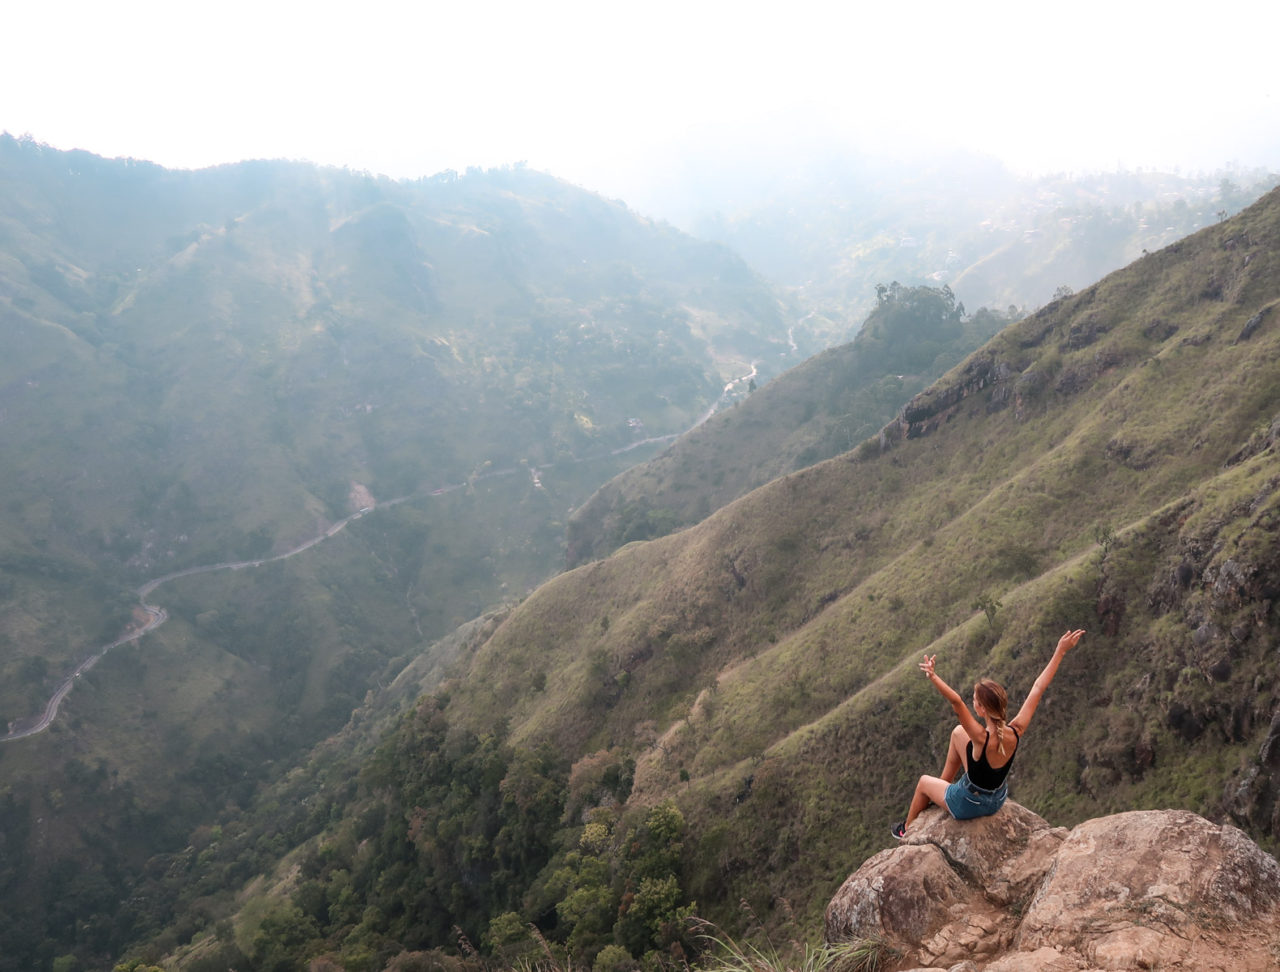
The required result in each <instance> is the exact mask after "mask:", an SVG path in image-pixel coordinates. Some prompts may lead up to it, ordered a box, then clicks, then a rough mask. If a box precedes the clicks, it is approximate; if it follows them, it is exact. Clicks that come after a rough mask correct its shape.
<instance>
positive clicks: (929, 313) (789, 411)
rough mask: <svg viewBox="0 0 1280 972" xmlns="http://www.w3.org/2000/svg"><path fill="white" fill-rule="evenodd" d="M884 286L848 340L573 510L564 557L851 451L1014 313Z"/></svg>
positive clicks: (689, 515)
mask: <svg viewBox="0 0 1280 972" xmlns="http://www.w3.org/2000/svg"><path fill="white" fill-rule="evenodd" d="M878 290H879V300H878V303H877V306H876V309H875V310H874V311H873V312H872V313H871V315H870V316H869V317H868V318H867V319H866V321H865V322H864V323H863V326H862V328H861V330H859V332H858V335H857V337H855V338H854V339H853V341H852V342H851V343H849V344H846V345H842V346H841V347H838V348H830V349H828V350H826V351H824V352H822V353H821V354H818V355H815V356H814V357H812V358H810V359H809V360H808V361H805V362H804V363H803V364H800V365H797V366H796V367H795V368H793V369H791V370H790V371H788V372H785V373H784V374H782V375H780V376H779V377H778V378H777V379H776V380H775V381H772V382H770V383H769V384H768V385H767V386H765V387H764V388H762V389H760V390H759V391H758V392H756V393H754V394H752V395H750V396H749V397H747V398H746V399H743V400H741V401H739V402H738V403H737V404H736V405H735V406H734V407H733V408H732V409H729V410H726V411H724V412H721V413H720V414H719V415H716V416H713V417H712V418H711V419H710V420H708V421H707V422H705V423H703V424H702V425H701V426H699V427H698V428H696V429H693V430H691V431H690V432H689V433H688V434H686V435H683V436H681V437H680V438H679V439H677V440H676V441H675V442H674V443H672V445H671V446H670V447H669V448H667V449H666V450H665V451H664V452H663V453H662V454H661V455H659V456H657V457H655V458H653V459H651V460H649V461H648V462H645V463H640V464H638V465H636V466H633V467H632V468H631V469H628V470H627V471H626V472H624V473H622V474H620V475H618V476H617V477H615V478H614V479H612V480H610V481H609V482H608V483H606V484H605V485H604V486H602V487H601V488H600V489H599V490H597V491H596V493H595V494H594V495H593V496H592V497H591V499H590V500H588V501H587V502H586V503H584V504H583V505H582V506H581V507H579V508H578V509H576V510H574V512H573V515H572V516H571V517H570V519H569V525H568V543H569V549H568V554H567V561H568V564H569V566H571V567H574V566H577V565H579V564H581V563H585V562H586V561H588V560H593V559H597V558H599V557H603V556H606V555H607V554H610V553H612V552H613V551H614V550H616V549H617V548H618V547H620V546H622V544H624V543H628V542H630V541H632V540H651V539H653V538H654V537H659V536H663V535H665V534H667V533H670V532H671V531H673V530H675V529H679V528H681V527H685V526H688V525H689V524H691V523H696V522H698V521H699V520H702V519H705V518H706V517H707V516H708V515H710V514H711V513H712V512H713V511H714V510H718V509H720V507H722V506H724V505H725V504H727V503H729V502H731V501H732V500H735V499H737V498H738V497H739V496H742V495H743V494H744V493H747V492H749V491H751V490H752V489H755V488H756V487H757V486H762V485H764V484H765V483H767V482H769V481H771V480H773V479H777V478H778V477H779V476H783V475H786V474H787V473H789V472H794V471H795V470H797V469H803V468H804V467H806V466H811V465H813V464H814V463H816V462H820V461H822V460H823V459H830V458H831V457H832V456H836V455H839V454H840V453H842V452H847V451H848V450H849V449H851V448H853V447H854V446H855V445H857V444H858V443H860V442H862V441H863V440H864V439H865V438H866V437H867V436H869V435H872V434H874V433H875V432H876V431H877V430H878V429H880V428H881V427H882V426H883V425H884V424H885V423H886V422H888V421H890V420H891V419H892V418H893V416H894V415H895V414H896V413H897V411H898V409H899V408H901V407H902V405H903V404H904V403H905V402H906V401H908V400H909V399H910V398H911V397H912V396H914V395H916V394H918V393H919V392H920V391H922V390H923V389H924V388H925V387H926V386H927V385H929V384H930V383H932V382H933V381H934V380H936V379H937V378H938V377H940V376H941V375H942V373H943V372H945V371H946V370H947V369H949V368H950V367H952V366H953V365H954V364H955V363H956V362H958V361H959V360H961V359H962V358H964V357H965V356H966V355H967V354H968V353H969V352H971V351H972V350H974V349H975V348H976V347H978V346H979V345H980V344H982V343H983V342H985V341H986V340H987V339H988V338H990V337H991V336H992V335H993V334H994V333H995V332H996V331H998V330H999V329H1000V328H1001V327H1003V326H1005V325H1006V324H1009V323H1011V322H1012V320H1013V318H1012V317H1011V316H1006V315H1005V314H1003V313H1000V312H998V311H991V310H988V309H986V308H980V309H979V310H978V311H977V312H976V313H974V314H973V315H966V314H965V313H964V305H963V304H960V305H957V303H956V296H955V294H953V293H952V292H951V290H950V288H947V287H942V288H934V287H903V286H901V285H900V284H898V283H897V282H894V283H893V284H892V285H891V286H888V287H886V286H883V285H882V286H881V287H879V288H878Z"/></svg>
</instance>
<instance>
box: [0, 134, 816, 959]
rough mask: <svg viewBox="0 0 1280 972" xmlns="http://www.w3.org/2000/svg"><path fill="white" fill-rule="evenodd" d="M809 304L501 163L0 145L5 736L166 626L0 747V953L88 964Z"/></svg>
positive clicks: (0, 573)
mask: <svg viewBox="0 0 1280 972" xmlns="http://www.w3.org/2000/svg"><path fill="white" fill-rule="evenodd" d="M801 316H802V315H801V313H800V312H799V311H798V310H796V309H795V308H794V307H793V306H792V305H791V304H790V303H788V301H787V300H786V299H781V298H779V297H778V296H777V295H776V294H775V293H774V292H773V290H772V289H771V288H770V287H769V286H768V285H767V284H766V283H764V282H763V281H762V279H761V278H760V277H759V276H758V275H756V274H755V273H754V272H752V271H751V270H750V269H749V268H748V267H747V266H746V265H745V264H744V263H743V262H742V260H741V259H739V258H738V257H737V256H735V255H734V254H732V253H731V252H730V251H728V250H727V249H726V248H725V247H723V246H721V245H717V244H708V243H702V242H699V241H696V240H694V239H692V238H690V237H688V236H686V235H684V234H682V233H679V232H677V231H675V230H673V229H671V228H670V227H667V226H662V225H655V224H653V223H650V222H648V221H645V220H643V219H640V218H638V217H636V216H635V215H634V214H632V213H631V212H629V211H628V210H627V209H626V208H625V207H624V206H623V205H621V204H619V203H614V202H608V201H606V200H603V199H601V198H599V197H597V196H594V195H592V194H590V193H587V192H584V191H582V190H580V189H577V188H574V187H571V186H569V185H566V184H565V183H562V182H559V181H557V180H556V179H554V178H552V177H550V176H547V175H544V174H541V173H537V172H532V171H528V170H526V169H522V168H516V169H510V170H503V171H492V172H469V173H468V174H466V175H465V176H457V175H456V174H453V173H445V174H442V175H441V176H439V177H437V178H434V179H428V180H422V181H419V182H414V183H403V182H393V181H390V180H387V179H382V178H373V177H370V176H368V175H364V174H360V173H352V172H347V171H338V170H332V169H319V168H316V167H314V166H311V165H304V164H294V163H284V162H249V163H243V164H239V165H231V166H224V167H219V168H216V169H208V170H201V171H196V172H181V171H168V170H165V169H162V168H160V167H158V166H155V165H151V164H148V163H144V162H136V161H133V160H119V159H117V160H106V159H102V158H98V157H95V156H92V155H90V154H88V153H84V152H60V151H56V150H53V149H51V148H49V147H47V146H43V145H40V144H37V143H35V142H33V141H31V140H29V139H13V138H11V137H9V136H4V137H0V333H3V334H4V348H5V355H4V358H3V360H2V361H0V492H2V493H3V495H4V497H5V500H4V502H5V517H4V520H3V524H2V525H0V729H3V727H4V726H5V725H6V724H13V725H14V726H15V727H22V726H27V725H31V724H32V723H34V722H35V721H36V720H37V718H38V716H39V715H40V713H41V711H42V709H43V707H44V706H45V704H46V702H47V701H48V700H49V699H50V698H51V696H53V695H54V693H55V690H56V689H57V688H58V686H59V685H60V684H61V683H63V681H64V680H66V679H70V678H72V675H73V672H75V671H77V670H78V669H77V666H79V665H80V664H81V663H82V662H84V661H85V660H86V659H88V658H89V657H91V656H92V654H93V653H94V652H97V651H99V650H100V649H101V648H102V647H103V646H105V645H108V644H110V643H111V642H112V641H114V640H115V639H117V638H119V637H120V636H121V635H122V634H124V633H126V632H127V631H129V630H130V629H131V628H132V629H135V630H136V628H137V626H138V625H140V624H141V623H142V622H143V620H145V616H144V615H143V613H142V609H141V607H140V606H139V604H138V598H137V595H136V593H135V589H136V588H137V587H138V586H139V585H141V584H143V583H144V582H147V581H151V580H155V579H159V578H165V577H170V578H173V579H171V580H169V581H167V582H166V583H164V584H163V585H162V586H161V587H159V588H158V589H157V590H156V591H155V592H154V593H153V594H151V595H148V596H149V598H150V600H151V601H152V602H154V603H155V604H156V605H158V606H159V607H160V608H163V609H164V610H165V611H167V615H168V621H167V622H166V623H165V624H164V625H163V626H161V627H159V628H157V629H155V631H154V632H152V633H150V634H148V635H146V636H145V637H144V638H143V639H142V640H141V641H137V642H131V643H128V644H125V645H121V646H120V647H117V648H114V649H112V650H111V652H110V653H109V654H108V655H107V656H106V657H105V658H104V659H103V661H102V662H101V663H99V664H98V665H97V666H96V667H95V668H93V669H92V670H91V671H90V670H85V671H84V672H83V674H82V675H80V676H79V677H75V678H74V679H73V682H72V683H70V684H74V691H72V692H71V694H70V696H69V697H67V699H66V700H65V701H64V702H63V703H62V709H61V711H60V714H59V716H58V718H57V719H56V720H55V721H54V723H53V725H52V727H51V728H50V729H49V730H48V731H47V732H46V733H44V734H43V735H39V736H34V737H31V738H29V739H22V740H19V741H15V742H9V743H5V744H4V745H3V746H0V762H2V763H3V765H4V768H5V780H6V784H5V786H6V789H5V791H4V793H5V795H4V796H3V798H2V800H7V801H8V803H2V800H0V813H3V814H4V820H5V822H6V833H7V834H19V833H22V834H27V835H28V837H27V838H23V839H18V838H14V839H13V840H11V841H8V842H7V843H6V844H5V847H4V849H3V855H4V859H3V861H0V873H3V874H4V875H7V879H6V881H5V882H3V883H0V894H2V895H3V907H0V941H4V942H5V947H4V948H3V949H0V953H3V954H2V955H0V968H4V969H9V968H15V969H16V968H22V969H24V970H25V969H30V968H33V967H36V966H35V965H34V964H32V963H33V962H34V959H33V956H34V955H36V954H37V953H39V954H43V953H42V952H41V949H46V948H47V949H54V948H57V949H59V950H60V951H58V952H56V953H53V954H61V953H62V952H64V951H72V950H73V947H74V948H77V949H79V951H80V954H81V955H82V956H84V957H85V960H86V961H90V959H89V957H90V956H97V957H98V959H94V961H97V960H99V959H100V958H101V956H102V955H103V954H105V953H106V952H107V951H109V950H110V949H111V948H112V947H113V943H117V942H119V941H121V940H122V938H121V936H122V935H124V934H126V933H125V932H122V931H120V930H119V929H118V928H116V927H115V926H114V925H113V924H112V922H113V921H114V919H113V918H112V917H111V916H112V915H114V914H116V913H117V911H118V910H119V908H120V907H121V901H120V899H119V897H118V896H117V895H116V892H115V891H114V890H113V889H112V886H113V885H117V884H120V883H126V884H127V883H128V881H129V880H132V878H129V877H128V876H129V875H135V876H136V874H137V873H138V871H139V869H140V867H141V866H142V863H143V862H144V861H145V860H146V859H147V858H148V857H149V856H151V855H153V854H154V853H156V852H157V851H158V850H161V849H171V848H173V847H175V846H177V847H180V846H183V842H185V840H186V838H187V835H188V834H189V832H190V831H191V829H192V827H193V826H195V825H196V824H198V823H200V822H207V821H208V820H209V819H210V818H211V816H212V815H213V814H214V813H215V812H217V811H218V810H219V809H220V808H221V807H223V806H225V805H228V804H231V805H234V804H236V803H237V802H240V801H243V800H246V799H247V798H248V795H249V794H250V793H252V791H253V789H254V787H255V786H256V785H257V783H258V782H259V781H260V780H261V779H263V778H269V777H271V776H273V775H275V774H277V773H279V772H281V771H282V769H283V767H285V766H288V765H291V763H292V761H293V760H294V759H295V758H296V755H297V753H298V752H299V751H300V750H302V749H304V748H305V747H308V746H310V745H311V744H312V743H314V742H315V741H316V740H317V739H319V738H322V737H323V736H325V735H327V734H328V733H329V732H332V731H334V730H335V729H337V728H338V727H340V726H341V725H342V724H343V723H344V722H345V721H346V720H347V718H348V716H349V714H350V712H351V710H352V708H353V707H355V706H356V705H358V704H359V703H360V701H361V700H362V699H363V698H364V696H365V693H366V691H367V690H369V689H370V688H374V687H376V686H377V685H378V684H379V682H380V681H385V680H388V679H390V678H393V677H394V676H395V675H396V673H398V672H399V671H400V670H401V669H402V668H403V667H404V665H405V664H406V662H407V661H408V660H409V659H410V658H415V657H416V656H418V655H419V654H420V653H421V652H422V651H423V649H424V646H428V645H431V644H432V643H433V642H435V641H436V640H437V639H440V638H442V637H444V636H446V635H447V634H449V632H451V631H453V629H454V628H456V627H457V626H458V625H460V624H462V623H464V622H467V621H470V620H471V619H473V618H475V617H477V616H479V615H481V614H482V613H484V612H485V611H486V610H488V609H490V608H491V607H493V606H495V605H497V604H500V603H502V602H505V601H509V600H514V599H518V598H520V597H521V596H523V595H524V594H525V593H526V592H527V591H528V590H530V589H531V588H533V587H534V586H536V585H537V584H538V583H540V582H541V581H543V580H545V579H546V578H548V577H550V576H551V575H552V574H554V573H555V572H556V571H557V570H558V569H559V567H560V565H561V564H562V563H563V548H564V537H563V531H564V526H563V521H564V518H565V516H566V514H567V512H568V510H569V509H570V508H572V507H574V506H576V505H579V504H580V503H581V502H582V501H583V500H584V499H585V498H586V497H587V496H589V495H590V493H591V492H592V491H593V490H594V489H595V488H596V487H597V486H598V485H599V484H600V483H602V482H604V481H605V480H607V479H608V478H610V477H611V476H612V475H614V474H615V473H617V472H618V471H620V470H622V469H624V468H626V466H627V465H629V464H631V463H633V462H636V461H639V460H641V459H643V458H645V457H647V456H648V455H651V454H652V453H653V452H654V451H655V450H656V449H657V448H660V447H661V445H662V443H663V441H664V437H670V436H673V435H675V434H677V433H679V432H682V431H684V430H685V429H687V428H689V427H690V426H692V425H694V424H695V423H696V422H697V421H698V420H699V419H700V418H702V417H703V416H705V415H706V414H708V412H710V411H711V410H712V409H713V407H715V406H716V405H717V404H718V403H724V402H727V401H731V400H732V398H733V397H734V395H735V394H737V393H740V392H741V393H745V388H742V389H739V388H738V386H737V385H734V388H733V390H732V391H731V392H729V393H727V394H726V392H725V386H726V384H730V383H731V382H732V381H733V379H736V378H738V377H740V376H742V375H746V374H748V373H750V372H752V370H753V364H752V363H753V362H757V361H758V362H759V365H758V366H757V367H756V368H755V369H754V370H755V371H756V372H757V374H758V375H759V380H761V381H763V380H764V379H765V377H766V376H767V375H769V374H772V373H774V372H775V371H776V370H777V369H778V368H779V367H780V366H782V365H784V364H785V363H786V362H787V360H788V358H789V356H791V355H795V354H801V353H804V345H805V342H806V341H807V340H808V339H806V338H805V337H804V328H803V327H802V326H801V327H799V328H797V321H798V320H799V318H800V317H801ZM361 511H368V512H366V513H364V514H363V515H361ZM326 536H327V537H328V539H325V540H324V542H323V543H320V544H318V545H316V546H314V547H309V548H307V551H306V553H305V554H304V555H299V556H295V557H289V558H287V559H280V558H281V557H282V556H283V555H285V554H288V553H289V552H291V551H293V550H297V549H299V548H301V547H302V546H303V545H305V544H307V543H309V542H310V541H313V540H317V539H320V538H324V537H326ZM217 565H222V566H223V569H222V570H220V571H217V572H211V573H200V574H196V575H194V576H178V575H181V574H183V572H185V571H189V570H191V569H194V568H201V567H209V566H217ZM232 565H235V569H232ZM32 828H36V829H34V830H33V829H32ZM72 862H76V864H77V866H76V867H75V868H74V869H72V867H71V863H72ZM103 881H105V882H106V884H105V885H104V884H103V883H102V882H103ZM54 901H57V902H59V905H58V906H57V907H54V905H53V904H52V902H54ZM89 914H93V915H97V916H98V917H97V919H96V920H98V921H99V922H101V923H102V927H101V928H100V929H98V930H96V931H93V932H92V933H89V932H85V933H83V934H82V933H81V932H80V931H78V930H77V929H79V928H80V927H81V926H82V924H83V922H82V921H81V920H80V919H79V918H68V917H67V916H68V915H76V916H82V917H83V916H85V915H89ZM86 920H87V919H86ZM19 943H21V945H20V944H19ZM41 943H45V944H41ZM15 963H16V964H15Z"/></svg>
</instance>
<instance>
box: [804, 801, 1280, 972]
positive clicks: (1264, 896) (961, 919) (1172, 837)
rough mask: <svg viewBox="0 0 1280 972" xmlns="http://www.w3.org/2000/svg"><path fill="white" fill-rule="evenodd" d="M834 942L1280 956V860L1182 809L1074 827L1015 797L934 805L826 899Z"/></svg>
mask: <svg viewBox="0 0 1280 972" xmlns="http://www.w3.org/2000/svg"><path fill="white" fill-rule="evenodd" d="M826 936H827V940H828V941H830V942H837V941H848V940H854V939H868V938H879V939H882V940H884V942H885V943H886V944H887V945H889V946H891V947H893V948H894V949H896V950H897V951H898V952H899V953H900V956H899V958H898V960H897V962H896V964H894V965H893V966H892V968H894V969H897V970H907V969H912V970H926V969H928V970H943V969H947V970H951V972H1015V970H1027V969H1038V970H1052V972H1078V970H1090V972H1092V970H1101V969H1150V968H1159V969H1166V970H1173V969H1186V970H1193V969H1194V970H1196V972H1208V970H1222V972H1248V970H1258V972H1262V970H1266V969H1276V968H1278V967H1280V864H1278V863H1277V862H1276V860H1275V858H1273V857H1271V856H1269V855H1268V854H1266V853H1264V852H1263V851H1262V850H1260V849H1259V848H1258V847H1257V846H1256V845H1255V844H1254V843H1253V842H1252V841H1250V840H1249V838H1248V837H1246V836H1245V835H1244V834H1243V833H1242V832H1241V831H1239V830H1237V829H1236V828H1234V827H1231V826H1220V825H1217V824H1213V823H1210V822H1209V821H1208V820H1205V819H1204V818H1203V817H1200V816H1197V815H1196V814H1193V813H1189V812H1186V811H1182V810H1140V811H1134V812H1131V813H1121V814H1116V815H1114V816H1109V817H1101V818H1098V819H1095V820H1089V821H1086V822H1085V823H1082V824H1080V825H1079V826H1078V827H1076V828H1074V829H1073V830H1070V831H1068V830H1067V829H1065V828H1063V827H1051V826H1050V825H1049V824H1048V823H1046V822H1045V821H1044V820H1043V819H1042V818H1040V817H1039V816H1037V815H1036V814H1034V813H1032V812H1031V811H1029V810H1027V809H1026V808H1024V807H1022V806H1020V805H1018V804H1016V803H1013V802H1009V803H1007V804H1006V805H1005V807H1004V808H1003V809H1002V810H1001V811H1000V812H999V813H998V814H996V815H995V816H993V817H987V818H984V819H980V820H972V821H963V822H961V821H956V820H953V819H951V817H950V816H948V815H947V814H945V813H944V812H942V811H941V810H939V809H938V808H930V809H929V810H928V811H926V812H925V813H924V814H923V815H922V816H921V817H920V819H919V822H918V823H917V824H916V825H915V826H914V827H913V828H912V833H911V834H910V836H908V837H907V839H906V840H905V841H903V843H902V844H901V845H900V846H897V847H893V848H890V849H889V850H885V851H881V852H880V853H879V854H876V855H875V856H874V857H872V858H870V859H869V860H867V861H866V863H864V864H863V865H862V867H860V868H859V869H858V870H857V872H856V873H854V874H853V875H852V876H851V877H850V878H849V879H848V880H847V881H845V883H844V885H843V886H842V887H841V888H840V890H839V892H838V893H837V894H836V896H835V898H834V899H832V901H831V903H830V904H829V905H828V906H827V913H826Z"/></svg>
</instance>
